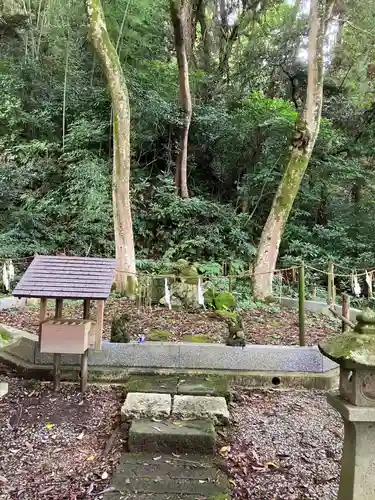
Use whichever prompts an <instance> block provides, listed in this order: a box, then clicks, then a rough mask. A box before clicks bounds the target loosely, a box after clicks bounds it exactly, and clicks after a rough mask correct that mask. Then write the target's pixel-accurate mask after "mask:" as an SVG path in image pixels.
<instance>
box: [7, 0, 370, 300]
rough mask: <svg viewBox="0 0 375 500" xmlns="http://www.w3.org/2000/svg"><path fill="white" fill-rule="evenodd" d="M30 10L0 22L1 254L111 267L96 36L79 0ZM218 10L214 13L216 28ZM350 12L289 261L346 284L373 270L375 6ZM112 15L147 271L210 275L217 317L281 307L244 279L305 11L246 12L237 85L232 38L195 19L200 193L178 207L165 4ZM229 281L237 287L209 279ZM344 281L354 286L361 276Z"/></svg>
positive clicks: (282, 129) (106, 124)
mask: <svg viewBox="0 0 375 500" xmlns="http://www.w3.org/2000/svg"><path fill="white" fill-rule="evenodd" d="M215 1H216V0H215ZM24 4H25V5H26V8H27V9H28V10H30V13H31V15H30V16H29V22H28V23H27V24H26V25H25V24H22V25H20V26H18V25H13V24H12V25H9V26H8V27H7V29H5V27H4V25H2V26H0V54H1V56H0V92H1V100H0V191H1V193H2V195H1V199H0V258H1V257H5V256H10V257H17V256H24V255H32V254H34V253H52V254H53V253H57V252H65V253H67V254H79V255H90V256H95V255H102V256H113V254H114V245H113V229H112V207H111V204H112V200H111V182H112V179H111V171H112V156H113V149H112V139H111V135H112V129H111V108H110V102H109V98H108V92H107V89H106V87H105V84H104V79H103V74H102V70H101V68H100V66H99V65H98V64H97V61H95V60H94V58H93V56H92V52H91V50H90V47H89V46H88V44H87V42H86V26H85V18H84V7H83V3H82V2H73V1H72V0H67V1H62V0H56V1H54V2H53V3H52V4H53V5H52V4H51V3H49V2H41V3H40V2H39V1H36V0H35V1H34V0H31V1H30V2H24ZM215 5H216V7H217V1H216V3H215V2H211V3H210V4H209V5H208V6H207V12H208V17H207V20H208V21H210V20H212V19H213V18H214V8H215ZM353 5H354V4H353ZM353 5H352V4H348V5H347V6H346V9H347V12H346V14H347V15H348V16H349V18H350V20H351V24H352V25H353V26H356V27H357V28H358V27H359V28H360V29H359V30H358V29H355V28H353V26H352V25H349V24H347V25H346V26H345V30H344V32H343V40H342V43H341V44H340V45H338V46H337V47H335V49H334V52H332V53H331V57H330V58H327V61H328V60H329V61H328V62H329V64H328V62H327V64H328V65H327V68H326V80H325V89H324V94H325V101H324V108H323V116H324V119H323V120H322V124H321V130H320V135H319V137H318V141H317V144H316V147H315V150H314V153H313V156H312V159H311V163H310V166H309V169H308V171H307V174H306V176H305V178H304V180H303V184H302V187H301V190H300V193H299V195H298V198H297V200H296V202H295V205H294V208H293V211H292V214H291V218H290V220H289V221H288V224H287V227H286V231H285V234H284V237H283V240H282V243H281V249H280V266H288V265H290V264H295V263H296V262H298V261H301V260H304V261H306V262H308V263H310V264H313V265H314V266H315V267H317V268H320V269H326V266H327V262H328V261H329V260H333V261H335V262H337V263H339V264H340V265H341V266H343V267H344V268H345V269H343V272H342V274H350V272H351V269H352V268H353V267H357V268H374V267H375V241H374V238H373V234H374V233H375V218H374V216H373V214H374V211H375V196H374V194H375V193H374V186H375V169H374V168H373V167H374V159H373V151H374V150H375V133H374V130H375V128H374V118H375V112H374V109H375V108H374V101H373V90H374V79H373V75H372V76H371V74H370V73H369V72H368V64H369V63H371V62H373V61H374V57H375V53H374V44H373V43H372V41H371V38H370V37H368V36H367V35H366V32H368V33H370V32H375V31H374V30H375V26H374V6H373V4H372V3H371V2H369V0H366V1H365V2H364V3H362V4H361V5H360V6H358V5H356V8H355V9H354V8H353ZM39 7H41V11H40V12H39V13H38V11H39ZM104 8H105V11H106V19H107V22H108V27H109V31H110V35H111V37H112V39H113V40H114V41H115V43H116V44H117V47H118V51H119V54H120V58H121V62H122V66H123V69H124V75H125V77H126V80H127V83H128V87H129V93H130V101H131V159H132V160H131V161H132V178H131V190H132V209H133V226H134V239H135V245H136V254H137V258H138V260H137V268H138V270H139V272H140V273H145V274H163V273H171V272H174V271H173V263H175V262H176V261H177V260H178V259H181V258H183V259H187V260H188V262H189V263H190V265H192V266H195V267H196V271H197V272H196V273H194V276H193V277H191V276H188V277H187V278H188V279H189V280H193V281H192V282H193V284H194V283H196V277H197V275H198V273H199V274H201V275H202V276H205V277H210V288H209V289H206V291H205V299H206V302H207V305H209V306H210V307H214V299H215V297H217V296H218V294H220V293H222V292H225V293H227V292H228V291H229V289H231V290H232V293H233V296H234V297H235V300H236V307H237V308H239V309H241V308H245V307H257V308H259V307H276V306H272V305H260V304H253V303H251V302H249V301H250V297H251V293H252V290H251V284H250V280H249V278H248V277H246V278H245V277H241V276H242V275H245V273H247V271H248V269H249V262H251V261H252V259H253V256H254V254H255V251H256V245H257V242H258V239H259V235H260V233H261V230H262V227H263V225H264V222H265V220H266V217H267V215H268V211H269V208H270V205H271V202H272V199H273V196H274V193H275V191H276V188H277V185H278V183H279V181H280V179H281V177H282V174H283V171H284V166H285V162H286V159H287V154H288V149H287V144H288V141H289V139H290V136H291V134H292V132H293V127H294V122H295V119H296V110H295V106H294V103H293V100H292V97H294V96H292V88H291V79H290V76H291V74H292V72H294V76H295V79H294V80H297V83H298V89H299V90H300V93H301V97H302V98H303V97H304V92H305V90H306V83H307V72H306V64H305V62H304V61H296V57H295V56H296V53H297V52H298V47H300V46H301V39H303V37H304V36H305V32H306V27H307V19H306V15H305V13H304V12H302V11H301V12H295V9H294V7H293V6H292V5H289V4H286V3H280V2H272V1H271V2H268V3H267V7H264V9H262V10H261V12H252V11H251V10H250V11H249V12H247V14H246V16H244V19H243V22H242V24H241V29H240V31H239V36H238V38H237V39H236V40H235V43H234V47H233V51H232V53H231V54H230V56H229V61H228V68H227V70H228V71H227V74H226V75H225V74H224V73H225V72H224V73H222V74H221V73H220V72H219V71H218V68H217V59H218V58H219V56H220V47H221V41H222V40H221V41H220V33H221V32H222V31H221V30H220V29H217V30H216V29H215V30H212V31H210V35H211V38H212V40H210V43H211V46H210V48H209V54H206V53H205V46H204V40H203V38H202V36H201V33H200V26H199V23H198V27H197V40H196V43H195V59H196V61H195V62H196V66H195V67H194V64H191V65H190V66H191V67H192V68H193V67H194V69H193V70H192V71H191V72H190V83H191V88H192V91H193V117H192V123H191V130H190V134H189V149H188V174H189V179H188V180H189V188H190V192H191V194H192V198H191V199H190V200H181V199H180V198H179V197H178V196H177V195H176V192H175V186H174V181H173V175H174V169H175V160H176V155H177V152H178V140H179V127H180V126H181V123H182V115H181V112H180V109H179V103H178V98H177V95H178V67H177V64H176V60H175V57H174V49H173V39H172V36H171V34H172V31H171V26H170V22H169V11H168V3H167V2H165V1H164V0H156V1H155V2H153V3H152V4H151V3H150V2H149V1H148V0H139V1H138V2H125V3H124V2H115V1H110V2H104ZM122 24H124V26H123V29H121V25H122ZM208 24H210V23H208ZM361 30H362V31H361ZM206 41H207V39H206ZM207 56H208V59H209V60H208V62H207V60H206V59H207ZM288 73H289V74H288ZM65 76H66V77H67V78H66V79H65ZM65 80H66V82H65ZM293 83H294V84H296V81H294V82H293ZM64 96H65V100H64ZM63 116H64V118H65V123H64V127H63ZM63 131H64V132H63ZM196 262H199V263H200V264H199V265H196V264H195V263H196ZM225 262H226V263H227V266H226V270H225V271H224V269H223V264H224V263H225ZM225 273H228V274H230V275H231V276H234V277H231V278H228V277H224V278H222V277H215V276H222V275H223V274H225ZM306 280H307V289H308V292H309V293H311V290H312V284H313V283H316V284H317V285H318V287H317V293H318V296H321V297H323V296H324V293H325V292H324V290H325V287H326V278H325V277H324V275H321V274H319V273H313V272H311V273H310V271H308V272H307V273H306ZM144 284H145V282H144V283H143V284H142V286H143V285H144ZM337 285H338V287H339V288H340V289H342V290H344V289H348V287H350V279H347V278H339V279H338V281H337ZM145 286H146V285H145ZM162 286H163V285H162V284H160V283H159V284H158V287H159V289H161V288H162ZM205 286H206V285H205ZM161 293H163V292H161ZM296 293H297V289H296V286H295V284H288V283H287V282H282V283H281V282H277V279H276V280H275V295H276V296H279V295H287V294H288V295H296ZM158 295H160V290H158Z"/></svg>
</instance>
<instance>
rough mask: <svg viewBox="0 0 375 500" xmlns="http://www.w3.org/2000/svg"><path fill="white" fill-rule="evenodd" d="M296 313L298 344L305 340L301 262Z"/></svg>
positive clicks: (302, 343) (303, 281) (304, 343)
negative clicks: (297, 316)
mask: <svg viewBox="0 0 375 500" xmlns="http://www.w3.org/2000/svg"><path fill="white" fill-rule="evenodd" d="M298 315H299V345H300V346H304V345H306V342H305V266H304V264H303V263H302V264H301V267H300V268H299V274H298Z"/></svg>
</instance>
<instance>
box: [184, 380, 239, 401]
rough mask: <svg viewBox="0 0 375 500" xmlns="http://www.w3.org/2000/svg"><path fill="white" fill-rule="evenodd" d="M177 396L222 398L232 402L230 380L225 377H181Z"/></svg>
mask: <svg viewBox="0 0 375 500" xmlns="http://www.w3.org/2000/svg"><path fill="white" fill-rule="evenodd" d="M177 394H180V395H183V396H222V397H224V398H225V399H226V400H227V401H229V400H230V390H229V383H228V380H227V379H225V378H224V377H181V380H180V382H179V384H178V385H177Z"/></svg>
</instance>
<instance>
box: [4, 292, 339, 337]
mask: <svg viewBox="0 0 375 500" xmlns="http://www.w3.org/2000/svg"><path fill="white" fill-rule="evenodd" d="M117 312H127V313H129V315H130V317H131V320H130V323H129V326H130V331H131V336H132V339H133V340H138V339H139V337H140V336H141V335H145V337H146V341H147V336H148V335H149V334H150V332H151V331H152V330H163V331H169V332H171V338H170V340H172V341H176V342H179V341H182V340H184V339H183V337H184V335H193V336H194V335H198V334H204V335H206V336H208V337H209V339H210V341H212V342H225V339H226V338H227V335H228V331H227V326H226V324H225V323H224V322H223V321H222V320H221V319H219V318H218V317H217V316H215V314H214V312H213V311H202V312H197V313H189V312H177V311H169V310H168V309H166V308H164V307H152V308H149V307H145V308H137V306H136V305H135V304H134V303H133V302H129V301H127V300H123V299H115V298H110V299H109V300H108V302H107V304H106V307H105V318H104V339H105V340H109V339H110V330H111V321H112V318H113V316H114V315H115V314H116V313H117ZM49 314H50V315H53V302H50V303H49ZM92 314H93V316H95V308H94V307H93V308H92ZM38 316H39V311H38V307H37V306H35V305H34V306H30V307H28V308H26V309H23V310H8V311H0V322H2V323H5V324H8V325H10V326H15V327H18V328H21V329H25V330H27V331H29V332H35V333H37V332H38ZM64 316H67V317H78V318H79V317H82V303H79V302H71V301H70V302H68V303H67V304H66V305H65V306H64ZM243 320H244V325H245V335H246V341H247V343H249V344H281V345H298V343H299V339H298V312H297V311H295V310H292V309H288V308H285V307H280V306H278V305H277V304H276V305H273V306H265V309H253V310H249V311H244V312H243ZM338 327H339V322H338V321H337V320H336V319H334V318H331V317H328V316H326V315H322V314H312V313H306V343H307V344H308V345H314V344H317V343H318V342H319V341H321V340H323V339H325V338H326V337H327V336H329V335H331V334H332V333H334V332H335V331H337V330H338Z"/></svg>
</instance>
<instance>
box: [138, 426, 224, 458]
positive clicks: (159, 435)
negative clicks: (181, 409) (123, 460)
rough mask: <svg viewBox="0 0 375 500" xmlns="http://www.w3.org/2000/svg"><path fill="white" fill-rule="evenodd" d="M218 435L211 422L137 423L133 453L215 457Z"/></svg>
mask: <svg viewBox="0 0 375 500" xmlns="http://www.w3.org/2000/svg"><path fill="white" fill-rule="evenodd" d="M215 442H216V432H215V428H214V425H213V423H212V422H211V421H210V420H166V421H162V422H155V419H154V420H146V419H140V420H133V422H132V424H131V426H130V429H129V439H128V446H129V451H131V452H144V451H149V452H155V453H157V452H164V453H166V452H171V453H181V452H184V453H187V452H191V451H194V452H202V453H206V454H207V453H213V451H214V447H215Z"/></svg>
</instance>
